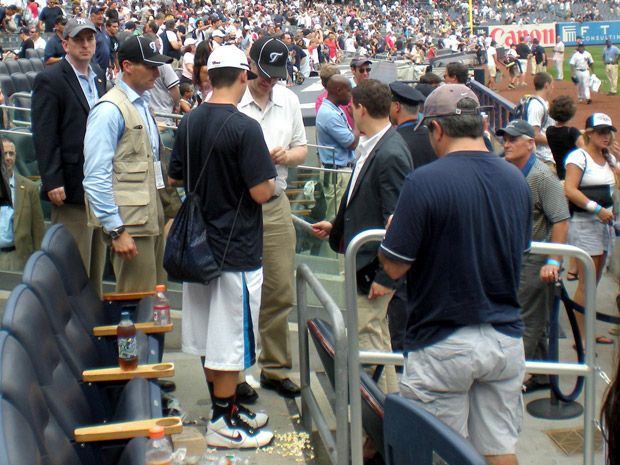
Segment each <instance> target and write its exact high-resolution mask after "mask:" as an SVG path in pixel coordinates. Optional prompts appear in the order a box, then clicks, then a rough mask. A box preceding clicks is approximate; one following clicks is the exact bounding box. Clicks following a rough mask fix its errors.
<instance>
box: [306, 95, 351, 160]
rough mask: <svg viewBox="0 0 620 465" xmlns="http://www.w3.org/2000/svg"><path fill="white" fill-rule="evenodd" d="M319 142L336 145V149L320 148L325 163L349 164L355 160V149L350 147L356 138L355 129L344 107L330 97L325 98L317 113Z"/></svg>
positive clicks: (330, 145)
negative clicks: (336, 103) (351, 125)
mask: <svg viewBox="0 0 620 465" xmlns="http://www.w3.org/2000/svg"><path fill="white" fill-rule="evenodd" d="M316 138H317V144H318V145H323V146H326V147H334V148H335V151H334V150H328V149H321V148H320V149H319V157H320V159H321V163H323V164H324V165H336V166H340V167H342V166H347V165H348V164H349V163H352V162H353V161H354V160H355V154H354V152H353V150H351V149H349V148H348V147H349V146H350V145H351V144H352V143H353V141H354V140H355V136H354V135H353V131H352V130H351V127H350V126H349V123H348V122H347V117H346V116H345V114H344V112H343V111H342V109H340V108H339V107H337V106H336V105H334V103H333V102H331V101H330V100H328V99H325V100H323V103H321V106H320V107H319V111H318V112H317V114H316Z"/></svg>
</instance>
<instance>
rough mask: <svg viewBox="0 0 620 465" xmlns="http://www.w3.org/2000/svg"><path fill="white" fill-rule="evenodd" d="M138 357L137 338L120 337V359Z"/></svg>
mask: <svg viewBox="0 0 620 465" xmlns="http://www.w3.org/2000/svg"><path fill="white" fill-rule="evenodd" d="M137 356H138V346H137V342H136V338H135V337H133V336H130V337H119V338H118V357H119V358H124V359H130V358H134V357H137Z"/></svg>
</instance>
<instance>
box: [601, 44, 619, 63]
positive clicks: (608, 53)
mask: <svg viewBox="0 0 620 465" xmlns="http://www.w3.org/2000/svg"><path fill="white" fill-rule="evenodd" d="M618 56H620V49H619V48H618V47H616V46H615V45H612V46H611V47H605V48H604V49H603V62H604V63H605V64H606V65H610V64H611V65H615V64H616V63H617V62H618Z"/></svg>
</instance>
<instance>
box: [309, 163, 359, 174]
mask: <svg viewBox="0 0 620 465" xmlns="http://www.w3.org/2000/svg"><path fill="white" fill-rule="evenodd" d="M297 168H298V169H302V170H309V171H325V172H327V173H346V174H350V173H351V170H337V169H332V168H322V167H320V166H308V165H298V166H297Z"/></svg>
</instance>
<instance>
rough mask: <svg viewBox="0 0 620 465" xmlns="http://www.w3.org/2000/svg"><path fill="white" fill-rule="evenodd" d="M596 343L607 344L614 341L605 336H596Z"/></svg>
mask: <svg viewBox="0 0 620 465" xmlns="http://www.w3.org/2000/svg"><path fill="white" fill-rule="evenodd" d="M596 343H597V344H605V345H609V344H613V343H614V341H613V340H612V339H610V338H608V337H607V336H596Z"/></svg>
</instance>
